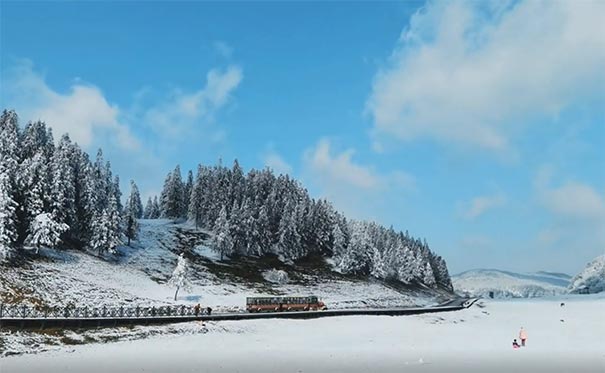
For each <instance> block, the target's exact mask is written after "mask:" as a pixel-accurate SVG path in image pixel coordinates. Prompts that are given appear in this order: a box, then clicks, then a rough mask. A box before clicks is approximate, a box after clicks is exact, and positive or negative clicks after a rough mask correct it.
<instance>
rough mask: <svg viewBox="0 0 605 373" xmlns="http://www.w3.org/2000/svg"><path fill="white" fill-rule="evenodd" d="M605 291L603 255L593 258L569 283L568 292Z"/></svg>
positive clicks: (604, 258) (604, 259) (604, 262)
mask: <svg viewBox="0 0 605 373" xmlns="http://www.w3.org/2000/svg"><path fill="white" fill-rule="evenodd" d="M602 291H605V255H601V256H598V257H596V258H595V260H593V261H592V262H590V263H588V265H586V268H584V270H583V271H582V272H580V273H579V274H578V275H577V276H576V277H574V278H573V279H572V280H571V282H570V283H569V292H570V293H582V294H586V293H589V294H590V293H600V292H602Z"/></svg>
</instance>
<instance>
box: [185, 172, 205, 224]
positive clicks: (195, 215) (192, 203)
mask: <svg viewBox="0 0 605 373" xmlns="http://www.w3.org/2000/svg"><path fill="white" fill-rule="evenodd" d="M203 197H204V169H203V167H202V165H199V166H198V168H197V177H196V179H195V184H193V186H192V189H191V193H190V198H189V209H188V213H187V215H188V218H189V220H193V221H194V222H195V227H196V228H198V227H199V226H200V225H201V224H202V213H203V210H202V204H203Z"/></svg>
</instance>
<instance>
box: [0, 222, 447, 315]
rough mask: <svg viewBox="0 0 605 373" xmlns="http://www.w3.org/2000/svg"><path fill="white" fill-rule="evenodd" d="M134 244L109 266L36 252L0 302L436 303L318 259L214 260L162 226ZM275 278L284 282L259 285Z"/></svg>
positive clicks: (190, 237)
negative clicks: (175, 281)
mask: <svg viewBox="0 0 605 373" xmlns="http://www.w3.org/2000/svg"><path fill="white" fill-rule="evenodd" d="M140 227H141V231H140V234H139V237H140V239H139V240H138V241H133V244H132V247H119V248H118V252H119V254H118V256H117V257H116V258H110V257H107V258H104V259H101V258H99V257H97V256H96V255H94V254H92V253H84V252H81V251H74V250H67V251H63V250H50V249H42V250H40V254H39V255H38V256H36V255H35V254H33V253H32V254H31V255H30V257H29V259H27V260H25V261H24V262H23V263H21V264H20V265H17V266H7V267H3V268H2V271H0V302H4V303H20V304H32V305H39V306H42V305H47V306H62V305H67V304H74V305H81V306H103V305H107V306H109V305H136V304H139V305H142V306H143V305H148V306H151V305H162V304H173V303H177V304H196V303H198V302H200V303H202V304H204V305H209V306H212V307H213V308H214V309H215V310H217V311H220V310H221V309H231V310H243V309H244V308H245V298H246V297H247V296H254V295H261V294H264V295H267V294H296V295H298V294H301V295H302V294H314V295H317V296H319V297H320V298H322V299H323V300H324V301H325V302H326V303H327V304H328V306H329V307H330V308H349V307H363V306H364V305H372V306H378V307H381V306H384V307H388V306H411V305H425V304H430V303H437V302H439V301H440V300H441V299H437V298H438V297H440V295H443V294H440V293H439V292H436V291H433V290H430V289H413V288H409V289H408V288H397V287H396V286H393V285H392V284H387V283H384V282H381V281H378V280H371V279H367V278H366V279H364V278H360V277H354V276H351V275H342V274H339V273H336V272H334V271H332V269H331V267H330V265H329V264H327V263H325V261H324V260H323V259H322V258H317V259H316V261H315V262H313V263H300V264H297V265H286V264H284V263H282V262H280V261H279V260H278V259H277V258H270V257H268V258H266V257H263V258H253V257H246V258H240V259H238V260H230V259H225V260H224V261H221V260H220V256H217V254H216V252H214V251H212V250H210V249H209V248H208V247H207V246H206V245H205V244H206V243H208V241H209V238H210V235H209V234H208V233H207V232H205V231H202V230H197V229H195V228H194V227H192V226H191V225H189V224H175V223H174V222H172V221H170V220H161V219H158V220H141V222H140ZM180 253H184V255H185V257H186V258H187V259H188V261H189V263H190V270H189V276H188V277H189V279H190V282H191V284H192V287H191V290H190V291H188V292H187V291H181V292H179V298H178V299H177V301H174V300H173V297H174V288H172V287H171V286H169V285H168V284H167V281H168V279H169V278H170V276H171V274H172V271H173V270H174V268H175V265H176V262H177V257H178V255H179V254H180ZM271 270H280V271H283V272H284V273H285V274H287V276H285V278H287V280H286V281H281V282H275V281H270V280H268V279H266V273H267V272H268V271H271Z"/></svg>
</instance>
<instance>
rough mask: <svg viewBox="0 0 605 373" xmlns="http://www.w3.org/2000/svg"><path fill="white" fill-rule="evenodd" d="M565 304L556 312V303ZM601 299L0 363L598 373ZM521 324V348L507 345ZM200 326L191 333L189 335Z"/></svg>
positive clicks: (287, 326)
mask: <svg viewBox="0 0 605 373" xmlns="http://www.w3.org/2000/svg"><path fill="white" fill-rule="evenodd" d="M561 302H564V303H565V305H564V306H561V305H560V303H561ZM604 314H605V296H604V295H603V294H600V295H590V296H580V295H566V296H561V297H551V298H541V299H516V300H499V301H491V300H490V301H487V300H482V301H480V302H479V303H478V304H477V305H475V306H473V307H472V308H470V309H467V310H463V311H457V312H450V313H439V314H425V315H418V316H400V317H388V316H350V317H334V318H322V319H315V320H254V321H253V320H249V321H233V322H216V323H212V324H209V325H207V328H206V329H207V332H206V333H202V332H200V331H202V327H201V326H200V324H199V323H190V324H186V325H187V326H183V327H182V328H183V330H188V331H189V332H187V333H185V334H184V335H183V334H172V335H162V336H155V337H150V338H148V339H145V340H136V341H122V342H116V343H112V344H89V345H83V346H70V347H62V348H60V349H58V350H56V351H51V352H45V353H40V354H36V355H22V356H11V357H5V358H3V359H1V360H0V367H1V368H2V369H1V370H2V373H13V372H36V373H38V372H49V373H50V372H109V371H111V372H191V371H195V372H458V371H463V372H521V371H522V372H603V371H605V339H604V338H603V336H604V335H605V323H604V322H603V315H604ZM521 326H523V327H524V328H525V329H526V330H527V333H528V342H527V346H526V347H524V348H521V349H519V350H513V349H512V348H511V343H512V340H513V338H517V335H518V332H519V328H520V327H521ZM196 330H197V332H196Z"/></svg>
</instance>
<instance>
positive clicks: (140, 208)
mask: <svg viewBox="0 0 605 373" xmlns="http://www.w3.org/2000/svg"><path fill="white" fill-rule="evenodd" d="M107 168H109V172H110V173H111V169H110V165H109V162H107ZM111 185H112V187H111V191H112V193H113V195H114V196H115V197H116V208H117V210H118V214H121V213H122V211H123V209H124V206H122V191H121V190H120V176H118V175H116V176H115V177H114V179H113V183H112V184H111ZM138 191H139V190H138V189H137V195H138ZM135 203H137V208H138V210H137V212H140V214H143V205H142V204H141V196H140V195H139V198H138V200H136V201H135Z"/></svg>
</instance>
